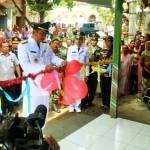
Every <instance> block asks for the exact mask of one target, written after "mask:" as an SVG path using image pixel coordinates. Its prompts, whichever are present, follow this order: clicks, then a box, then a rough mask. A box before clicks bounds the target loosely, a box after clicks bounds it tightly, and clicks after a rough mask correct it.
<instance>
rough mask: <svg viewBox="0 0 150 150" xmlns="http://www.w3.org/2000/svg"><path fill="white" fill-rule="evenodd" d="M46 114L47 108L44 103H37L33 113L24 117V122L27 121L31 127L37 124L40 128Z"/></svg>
mask: <svg viewBox="0 0 150 150" xmlns="http://www.w3.org/2000/svg"><path fill="white" fill-rule="evenodd" d="M46 114H47V108H46V106H45V105H38V106H37V108H36V109H35V112H34V113H33V114H30V115H29V117H28V118H27V119H26V121H25V122H26V123H28V124H29V125H30V126H32V127H36V126H37V124H38V125H39V127H40V128H42V127H43V126H44V124H45V119H46Z"/></svg>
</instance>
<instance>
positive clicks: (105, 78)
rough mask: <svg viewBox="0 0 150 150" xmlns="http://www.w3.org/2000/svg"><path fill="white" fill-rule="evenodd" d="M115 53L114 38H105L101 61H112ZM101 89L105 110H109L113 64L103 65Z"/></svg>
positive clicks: (100, 56)
mask: <svg viewBox="0 0 150 150" xmlns="http://www.w3.org/2000/svg"><path fill="white" fill-rule="evenodd" d="M112 53H113V37H112V36H107V37H105V38H104V47H103V49H102V50H101V52H100V55H99V59H98V60H103V59H111V58H112ZM100 79H101V81H100V88H101V94H102V106H101V108H102V109H103V110H109V107H110V92H111V64H105V65H101V76H100Z"/></svg>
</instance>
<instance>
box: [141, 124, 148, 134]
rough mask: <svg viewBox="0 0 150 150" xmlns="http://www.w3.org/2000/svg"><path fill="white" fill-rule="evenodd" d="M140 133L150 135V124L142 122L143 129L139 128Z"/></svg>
mask: <svg viewBox="0 0 150 150" xmlns="http://www.w3.org/2000/svg"><path fill="white" fill-rule="evenodd" d="M140 134H142V135H147V136H149V137H150V125H146V124H144V126H143V129H142V130H141V132H140Z"/></svg>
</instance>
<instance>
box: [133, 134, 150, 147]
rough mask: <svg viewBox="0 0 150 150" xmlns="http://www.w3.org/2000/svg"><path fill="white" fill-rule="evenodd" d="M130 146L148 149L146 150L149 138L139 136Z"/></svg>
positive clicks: (149, 144)
mask: <svg viewBox="0 0 150 150" xmlns="http://www.w3.org/2000/svg"><path fill="white" fill-rule="evenodd" d="M130 144H131V145H132V146H137V147H140V148H143V149H148V148H149V149H150V137H149V136H146V135H141V134H139V135H137V136H136V138H135V139H134V140H133V141H132V143H130Z"/></svg>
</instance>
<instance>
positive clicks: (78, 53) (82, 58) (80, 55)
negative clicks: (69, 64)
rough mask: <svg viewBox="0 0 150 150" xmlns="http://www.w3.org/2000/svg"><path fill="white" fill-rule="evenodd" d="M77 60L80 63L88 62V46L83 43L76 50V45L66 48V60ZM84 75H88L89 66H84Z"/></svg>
mask: <svg viewBox="0 0 150 150" xmlns="http://www.w3.org/2000/svg"><path fill="white" fill-rule="evenodd" d="M71 60H78V61H79V62H80V63H86V62H89V53H88V48H87V47H86V46H85V45H84V44H83V45H81V46H80V49H79V50H78V47H77V45H72V46H70V47H69V48H68V52H67V61H71ZM85 76H89V66H86V69H85Z"/></svg>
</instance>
